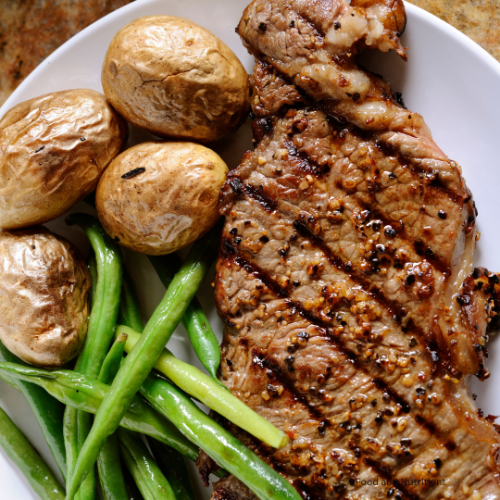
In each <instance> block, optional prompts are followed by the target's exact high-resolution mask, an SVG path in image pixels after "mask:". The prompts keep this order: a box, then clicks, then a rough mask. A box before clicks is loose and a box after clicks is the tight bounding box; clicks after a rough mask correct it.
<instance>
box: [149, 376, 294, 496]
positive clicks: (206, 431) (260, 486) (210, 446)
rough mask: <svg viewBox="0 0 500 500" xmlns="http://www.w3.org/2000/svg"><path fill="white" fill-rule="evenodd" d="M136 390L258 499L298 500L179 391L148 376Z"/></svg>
mask: <svg viewBox="0 0 500 500" xmlns="http://www.w3.org/2000/svg"><path fill="white" fill-rule="evenodd" d="M140 391H141V394H142V395H143V396H144V397H145V398H146V399H147V400H148V401H149V402H150V403H151V404H152V405H153V406H154V407H155V408H156V409H157V410H158V411H159V412H161V413H162V414H163V415H164V416H165V417H167V418H168V419H169V420H170V421H171V422H172V423H173V424H174V425H175V426H176V427H177V428H178V429H179V430H180V431H181V432H182V433H183V434H184V435H185V436H186V437H187V438H188V439H189V440H190V441H192V442H193V443H195V444H197V445H198V446H199V447H200V448H201V449H202V450H204V451H205V453H207V454H208V455H209V456H210V457H211V458H212V459H213V460H215V462H216V463H218V464H219V465H220V466H222V467H224V468H225V469H226V470H227V471H229V472H230V473H231V474H233V475H234V476H236V477H237V478H238V479H239V480H240V481H241V482H242V483H244V484H246V485H247V486H248V488H250V490H252V491H253V493H254V494H255V495H256V496H257V497H258V498H260V500H301V497H300V495H299V494H298V493H297V491H296V490H295V489H294V488H293V487H292V486H291V485H290V483H288V481H287V480H286V479H285V478H283V477H282V476H280V475H279V474H278V473H277V472H276V471H274V470H273V469H271V467H269V465H267V464H266V463H265V462H264V461H263V460H262V459H260V458H259V457H258V456H257V455H256V454H255V453H253V452H252V451H251V450H249V449H248V448H247V447H246V446H244V445H243V444H242V443H241V442H240V441H238V440H237V439H236V438H235V437H234V436H233V435H232V434H231V433H230V432H228V431H227V430H226V429H224V428H223V427H222V426H220V425H219V424H217V423H216V422H214V421H213V420H212V419H211V418H210V417H208V415H205V413H203V412H202V411H201V410H200V409H199V408H198V407H197V406H196V405H195V404H194V403H193V402H192V401H191V400H190V399H189V398H188V397H187V396H186V395H185V394H184V393H182V392H181V391H180V390H179V389H177V388H176V387H174V386H173V385H171V384H169V383H168V382H166V381H165V380H161V379H160V378H158V377H157V376H155V375H149V376H148V377H147V378H146V380H145V381H144V382H143V384H142V386H141V389H140Z"/></svg>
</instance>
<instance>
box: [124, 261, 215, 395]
mask: <svg viewBox="0 0 500 500" xmlns="http://www.w3.org/2000/svg"><path fill="white" fill-rule="evenodd" d="M149 260H150V262H151V264H153V267H154V268H155V270H156V273H157V274H158V277H159V278H160V280H161V282H162V283H163V285H164V286H165V288H168V287H169V285H170V283H171V281H172V280H173V278H174V276H175V273H176V272H177V270H178V269H179V268H180V266H181V261H180V259H179V258H178V257H177V256H176V255H175V254H170V255H167V256H161V257H149ZM181 321H182V324H183V325H184V328H186V331H187V333H188V335H189V339H190V340H191V344H192V345H193V349H194V351H195V353H196V355H197V356H198V359H199V360H200V361H201V364H202V365H203V366H204V368H205V370H207V372H208V373H209V374H210V375H211V376H212V377H213V378H214V380H216V381H217V383H218V384H220V385H221V386H223V387H224V384H223V383H222V382H220V380H219V379H218V378H217V370H218V369H219V366H220V347H219V341H218V340H217V337H216V336H215V333H214V332H213V330H212V328H211V326H210V323H209V322H208V319H207V317H206V315H205V313H204V312H203V308H202V307H201V304H200V302H199V301H198V299H197V298H196V297H194V298H193V300H192V301H191V304H189V306H188V308H187V309H186V312H185V313H184V316H183V317H182V320H181ZM127 326H129V325H127ZM131 328H133V327H131ZM137 331H138V332H139V331H141V330H137Z"/></svg>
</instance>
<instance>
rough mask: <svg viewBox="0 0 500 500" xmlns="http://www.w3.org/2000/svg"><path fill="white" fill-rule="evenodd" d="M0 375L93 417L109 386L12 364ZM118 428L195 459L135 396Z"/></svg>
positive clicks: (190, 447) (187, 445)
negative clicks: (42, 389)
mask: <svg viewBox="0 0 500 500" xmlns="http://www.w3.org/2000/svg"><path fill="white" fill-rule="evenodd" d="M0 372H2V373H5V374H7V375H8V376H10V377H12V378H16V379H20V380H25V381H27V382H30V383H32V384H37V385H38V386H40V387H43V388H44V389H45V390H46V391H47V392H48V393H49V394H51V395H52V396H53V397H55V398H56V399H58V400H59V401H61V402H62V403H64V404H65V405H68V406H71V407H72V408H76V409H78V410H82V411H86V412H89V413H96V412H97V410H98V409H99V406H100V405H101V402H102V400H103V399H104V396H105V395H106V393H107V392H108V391H109V385H106V384H103V383H101V382H99V381H97V380H94V379H91V378H89V377H87V376H86V375H83V374H81V373H76V372H74V371H70V370H54V371H48V370H42V369H41V368H33V367H26V366H21V365H18V364H16V363H0ZM120 425H121V426H122V427H124V428H126V429H129V430H131V431H135V432H140V433H142V434H146V435H148V436H151V437H153V438H155V439H157V440H158V441H161V442H162V443H165V444H166V445H168V446H171V447H172V448H175V449H176V450H177V451H178V452H180V453H182V454H183V455H184V456H186V457H187V458H189V459H191V460H193V461H194V460H196V459H197V458H198V448H197V447H196V446H195V445H194V444H192V443H191V442H190V441H188V440H187V439H186V438H185V437H184V436H183V435H182V434H181V433H180V432H179V431H178V430H177V429H176V428H175V426H174V425H173V424H172V423H171V422H169V421H168V420H167V419H165V418H164V417H163V416H162V415H160V414H159V413H158V412H156V411H155V410H153V408H151V406H150V405H149V404H148V403H146V402H145V401H144V400H142V399H141V398H139V397H137V396H135V397H134V398H132V403H131V404H130V406H129V407H128V409H127V411H126V412H125V414H124V415H123V419H122V420H121V422H120Z"/></svg>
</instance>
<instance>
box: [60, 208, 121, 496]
mask: <svg viewBox="0 0 500 500" xmlns="http://www.w3.org/2000/svg"><path fill="white" fill-rule="evenodd" d="M66 222H67V224H69V225H73V224H78V225H79V226H80V227H81V228H82V229H83V230H84V231H85V233H86V235H87V237H88V238H89V240H90V243H91V245H92V248H93V250H94V254H95V260H96V264H97V283H96V284H94V285H93V290H92V304H93V305H92V311H91V313H90V318H89V327H88V332H87V339H86V342H85V345H84V347H83V350H82V352H81V354H80V356H79V357H78V361H77V362H76V366H75V371H77V372H80V373H84V374H86V375H88V376H90V377H92V378H97V376H98V374H99V371H100V369H101V365H102V362H103V361H104V358H105V356H106V352H107V350H108V348H109V345H110V343H111V340H112V338H113V333H114V327H115V325H116V320H117V317H118V311H119V306H120V291H121V284H122V258H121V251H120V248H119V247H118V246H117V245H116V244H115V243H114V242H113V241H112V240H111V238H109V236H108V235H107V234H106V233H105V232H104V230H103V229H102V227H101V225H100V223H99V221H98V220H97V218H96V217H94V216H92V215H88V214H73V215H70V216H69V217H68V218H67V219H66ZM90 263H91V265H92V260H91V262H90ZM94 278H95V277H94ZM94 281H95V280H94ZM75 411H76V410H74V409H73V408H71V407H68V408H67V409H66V412H65V416H64V436H65V443H66V454H67V457H68V471H67V476H68V482H69V481H71V476H72V473H73V470H74V466H75V465H76V461H77V458H78V455H79V453H80V451H81V448H82V447H83V444H84V443H85V440H86V438H87V436H88V434H89V433H90V431H91V429H92V415H89V414H88V413H86V412H82V413H81V414H78V415H75ZM89 472H90V477H89V479H88V480H87V481H85V482H83V484H82V488H81V491H80V500H93V499H95V497H96V496H95V495H96V494H95V484H96V478H95V473H94V470H93V469H89Z"/></svg>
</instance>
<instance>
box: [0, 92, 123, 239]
mask: <svg viewBox="0 0 500 500" xmlns="http://www.w3.org/2000/svg"><path fill="white" fill-rule="evenodd" d="M127 134H128V129H127V125H126V123H125V122H124V120H123V119H122V118H121V117H120V116H119V115H118V113H116V111H115V110H114V109H113V108H112V107H111V106H110V105H109V104H108V102H107V101H106V99H105V97H104V96H103V95H102V94H100V93H99V92H95V91H94V90H68V91H63V92H55V93H53V94H47V95H45V96H42V97H38V98H36V99H31V100H30V101H26V102H23V103H20V104H18V105H17V106H15V107H14V108H12V109H11V110H10V111H8V112H7V113H6V114H5V116H4V117H3V118H2V120H0V228H3V229H17V228H23V227H29V226H32V225H34V224H41V223H43V222H48V221H50V220H52V219H55V218H56V217H59V216H60V215H62V214H63V213H65V212H66V211H68V210H69V209H70V208H71V207H72V206H73V205H74V204H75V203H76V202H78V201H79V200H80V199H82V198H84V197H85V196H87V195H89V194H90V193H92V192H93V191H94V190H95V188H96V187H97V183H98V182H99V178H100V177H101V175H102V172H103V171H104V169H105V168H106V167H107V166H108V165H109V163H110V162H111V160H112V159H113V158H114V157H115V156H116V155H117V154H118V153H119V152H120V151H121V150H122V148H123V146H124V144H125V142H126V139H127Z"/></svg>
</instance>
